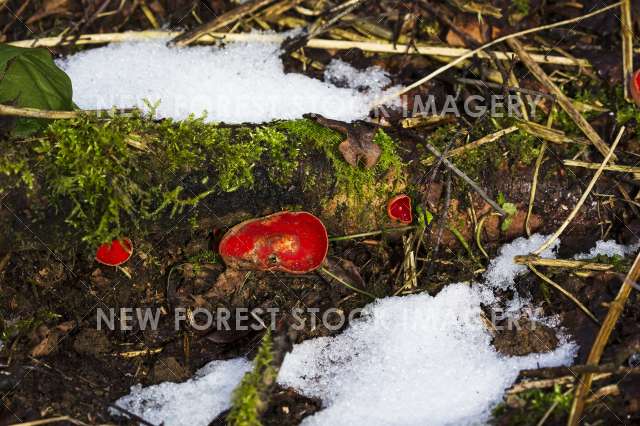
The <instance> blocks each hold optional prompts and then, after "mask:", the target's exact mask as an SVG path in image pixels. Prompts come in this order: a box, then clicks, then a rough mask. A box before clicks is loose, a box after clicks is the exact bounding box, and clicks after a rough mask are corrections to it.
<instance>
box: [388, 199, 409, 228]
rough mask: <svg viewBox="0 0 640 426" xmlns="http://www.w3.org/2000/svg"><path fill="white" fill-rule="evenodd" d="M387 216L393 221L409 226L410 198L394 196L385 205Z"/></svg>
mask: <svg viewBox="0 0 640 426" xmlns="http://www.w3.org/2000/svg"><path fill="white" fill-rule="evenodd" d="M387 214H388V215H389V217H390V218H391V219H393V220H397V221H398V222H401V223H405V224H409V223H411V222H413V216H412V214H411V198H410V197H409V196H408V195H404V194H400V195H396V196H395V197H393V198H392V199H390V200H389V202H388V203H387Z"/></svg>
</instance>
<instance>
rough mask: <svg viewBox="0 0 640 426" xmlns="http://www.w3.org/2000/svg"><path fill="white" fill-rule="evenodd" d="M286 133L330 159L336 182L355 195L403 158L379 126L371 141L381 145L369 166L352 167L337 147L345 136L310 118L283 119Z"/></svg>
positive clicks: (400, 164)
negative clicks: (376, 160)
mask: <svg viewBox="0 0 640 426" xmlns="http://www.w3.org/2000/svg"><path fill="white" fill-rule="evenodd" d="M277 127H278V128H280V129H283V130H285V131H286V132H287V134H288V136H289V140H290V141H294V142H296V141H297V142H302V143H303V144H305V142H306V144H307V145H308V144H309V143H310V144H311V146H312V147H313V148H315V149H316V150H319V151H320V152H322V153H324V155H325V156H326V157H327V158H328V159H329V161H330V162H331V165H332V166H333V169H334V171H335V179H336V185H337V186H338V187H339V188H340V189H342V190H345V191H348V192H350V193H352V194H354V195H362V194H363V188H368V187H371V186H373V185H375V183H376V179H377V178H378V177H380V176H381V175H382V174H383V173H384V172H386V171H388V170H389V169H390V168H392V167H395V168H397V169H400V168H401V167H402V159H401V158H400V156H399V155H398V154H397V151H396V146H395V142H394V141H393V139H391V137H390V136H389V135H387V134H386V133H385V132H384V130H382V129H379V130H378V131H377V133H376V134H375V135H374V139H373V141H374V142H375V143H377V144H378V145H379V146H380V148H381V151H382V152H381V155H380V159H379V161H378V163H377V164H376V166H375V167H373V168H372V169H364V168H362V167H353V166H351V165H349V164H348V163H347V162H345V161H344V159H343V157H342V154H341V153H340V151H339V149H338V145H340V142H342V141H343V140H344V135H341V134H340V133H339V132H336V131H334V130H331V129H328V128H326V127H323V126H321V125H319V124H317V123H316V122H314V121H311V120H306V119H303V120H293V121H285V122H282V123H280V124H279V125H277Z"/></svg>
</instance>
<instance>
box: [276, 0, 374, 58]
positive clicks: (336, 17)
mask: <svg viewBox="0 0 640 426" xmlns="http://www.w3.org/2000/svg"><path fill="white" fill-rule="evenodd" d="M366 1H368V0H349V1H347V2H345V3H344V4H342V5H340V6H339V7H336V8H333V9H331V10H329V11H327V13H328V14H329V16H328V17H323V16H320V17H319V18H318V19H316V20H315V21H314V22H312V23H311V24H308V25H307V26H306V27H305V28H303V29H302V32H301V33H300V34H298V35H295V36H293V37H290V38H287V39H286V40H285V41H284V42H283V43H282V55H288V54H290V53H291V52H293V51H296V50H298V49H300V48H302V47H305V46H306V45H307V44H308V43H309V40H310V39H312V38H314V37H316V36H319V35H320V34H324V33H325V32H327V31H328V30H329V28H331V27H332V26H334V25H335V24H336V23H337V22H339V21H340V20H341V19H342V18H344V17H345V16H346V15H348V14H349V13H351V12H352V11H353V10H354V9H356V8H358V7H360V6H361V5H362V4H363V3H365V2H366Z"/></svg>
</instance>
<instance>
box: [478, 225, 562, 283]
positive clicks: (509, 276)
mask: <svg viewBox="0 0 640 426" xmlns="http://www.w3.org/2000/svg"><path fill="white" fill-rule="evenodd" d="M547 238H548V237H547V236H544V235H540V234H533V235H532V236H531V237H530V238H524V237H520V238H517V239H515V240H513V241H512V242H511V243H509V244H505V245H504V246H502V248H500V251H499V253H498V257H496V258H495V259H493V260H492V261H491V263H489V267H488V268H487V272H486V273H485V280H486V282H487V284H488V285H490V286H491V287H493V288H495V289H501V290H505V289H507V288H510V287H512V286H513V285H514V279H515V277H517V276H518V275H520V274H522V273H523V272H525V271H526V270H527V266H526V265H517V264H515V263H513V258H514V256H520V255H525V254H529V253H531V252H533V251H534V250H535V249H537V248H538V247H540V246H541V245H542V244H543V243H544V242H545V241H546V240H547ZM559 245H560V240H559V239H556V240H555V241H554V243H553V244H552V245H551V247H549V248H548V249H547V250H545V251H544V252H542V253H541V256H542V257H551V258H555V250H556V249H557V248H558V246H559Z"/></svg>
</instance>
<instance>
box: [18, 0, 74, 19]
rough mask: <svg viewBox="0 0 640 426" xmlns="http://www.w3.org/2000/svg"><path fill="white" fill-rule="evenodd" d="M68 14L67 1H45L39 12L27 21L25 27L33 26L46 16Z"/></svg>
mask: <svg viewBox="0 0 640 426" xmlns="http://www.w3.org/2000/svg"><path fill="white" fill-rule="evenodd" d="M68 13H69V0H45V1H44V2H42V6H41V10H40V11H38V12H37V13H35V14H33V15H32V16H31V17H29V19H27V25H28V24H33V23H34V22H37V21H39V20H41V19H43V18H46V17H47V16H51V15H61V14H68Z"/></svg>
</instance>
